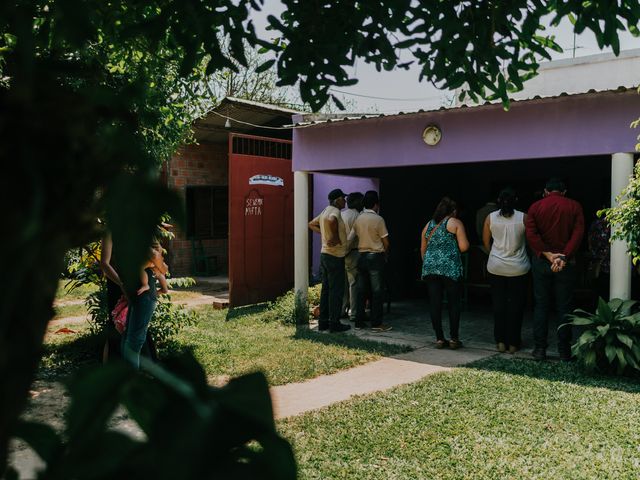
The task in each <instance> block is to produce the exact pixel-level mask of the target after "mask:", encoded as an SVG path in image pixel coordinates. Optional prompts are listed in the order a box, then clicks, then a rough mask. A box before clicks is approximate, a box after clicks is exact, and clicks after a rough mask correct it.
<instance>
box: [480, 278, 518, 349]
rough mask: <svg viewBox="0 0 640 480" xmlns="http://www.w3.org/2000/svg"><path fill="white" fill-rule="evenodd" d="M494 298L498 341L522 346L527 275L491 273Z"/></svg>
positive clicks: (495, 329) (494, 315)
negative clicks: (506, 275)
mask: <svg viewBox="0 0 640 480" xmlns="http://www.w3.org/2000/svg"><path fill="white" fill-rule="evenodd" d="M489 284H490V285H491V297H492V299H493V319H494V324H493V336H494V338H495V340H496V343H504V344H505V345H513V346H514V347H518V348H519V347H520V345H521V343H522V341H521V338H520V331H521V329H522V316H523V315H524V304H525V300H526V295H527V275H520V276H517V277H504V276H502V275H493V274H491V273H489Z"/></svg>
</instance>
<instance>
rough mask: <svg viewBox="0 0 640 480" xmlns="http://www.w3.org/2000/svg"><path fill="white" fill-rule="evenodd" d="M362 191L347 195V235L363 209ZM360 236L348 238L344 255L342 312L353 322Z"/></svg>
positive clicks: (343, 212)
mask: <svg viewBox="0 0 640 480" xmlns="http://www.w3.org/2000/svg"><path fill="white" fill-rule="evenodd" d="M362 197H363V195H362V193H360V192H353V193H350V194H349V195H347V208H346V209H345V210H343V211H342V220H343V222H344V227H345V230H346V231H347V237H349V234H350V233H351V229H352V228H353V224H354V223H355V221H356V218H358V215H360V211H361V210H362ZM358 257H359V255H358V238H357V237H355V238H353V239H352V240H351V241H349V240H347V254H346V255H345V257H344V269H345V271H346V273H347V277H346V282H347V283H346V284H345V289H344V297H343V300H342V313H343V315H344V314H347V315H349V320H351V321H352V322H353V321H355V319H356V297H357V292H356V287H357V281H358Z"/></svg>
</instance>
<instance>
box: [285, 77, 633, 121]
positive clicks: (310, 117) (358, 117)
mask: <svg viewBox="0 0 640 480" xmlns="http://www.w3.org/2000/svg"><path fill="white" fill-rule="evenodd" d="M631 90H635V88H630V87H626V86H619V87H617V88H615V89H604V90H595V89H591V90H589V91H587V92H584V93H579V94H569V93H567V92H562V93H560V94H558V95H546V96H545V95H534V96H532V97H531V98H527V99H523V100H512V101H511V104H512V105H517V104H521V103H527V102H533V101H540V100H551V99H556V98H562V97H569V96H571V97H581V96H593V95H599V94H607V93H613V94H615V93H621V92H628V91H631ZM500 105H501V102H500V101H499V100H498V101H486V102H484V103H478V104H476V103H473V104H466V103H463V104H459V105H455V106H451V107H444V106H443V107H439V108H433V109H419V110H416V111H409V112H398V113H392V114H384V113H376V114H353V113H346V114H344V115H342V116H341V115H339V114H338V115H336V114H331V115H330V116H328V118H323V115H322V114H320V115H318V114H300V115H296V116H295V117H294V124H293V126H294V127H307V128H310V127H311V128H312V127H314V126H321V125H327V124H330V123H344V122H353V121H362V120H372V119H376V118H394V117H401V116H407V115H422V114H425V113H435V112H443V111H450V110H464V109H471V108H474V109H475V108H483V107H496V106H498V107H499V106H500ZM314 117H315V118H314Z"/></svg>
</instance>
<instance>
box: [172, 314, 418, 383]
mask: <svg viewBox="0 0 640 480" xmlns="http://www.w3.org/2000/svg"><path fill="white" fill-rule="evenodd" d="M198 310H199V311H200V312H201V314H200V316H199V319H198V321H197V324H196V325H194V326H192V327H188V328H186V329H185V330H183V331H182V332H181V333H180V334H179V336H178V341H179V343H180V345H182V346H185V347H186V346H190V348H192V349H193V351H194V353H195V355H196V357H197V358H198V360H200V362H201V363H202V365H203V366H204V368H205V370H206V372H207V375H209V376H210V377H220V376H232V377H234V376H237V375H240V374H243V373H247V372H252V371H256V370H261V371H263V372H264V373H265V374H266V375H267V378H268V379H269V382H270V384H271V385H282V384H285V383H291V382H299V381H302V380H306V379H309V378H313V377H317V376H319V375H324V374H329V373H333V372H336V371H338V370H343V369H345V368H350V367H352V366H356V365H361V364H363V363H367V362H370V361H372V360H375V359H377V358H379V357H380V356H381V355H393V354H396V353H400V352H404V351H407V350H408V348H407V347H402V346H395V345H386V344H382V343H378V342H369V341H364V340H360V339H358V338H355V337H353V336H351V335H346V334H333V335H330V334H319V333H316V332H306V333H303V334H296V329H295V327H294V326H292V325H283V324H282V323H280V322H268V323H266V322H264V321H262V320H261V314H259V313H258V314H248V315H244V316H241V317H238V318H234V319H233V320H230V321H226V320H225V317H226V313H227V311H226V310H213V311H212V310H211V309H210V308H207V309H206V310H205V309H198Z"/></svg>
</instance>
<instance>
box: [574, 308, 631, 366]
mask: <svg viewBox="0 0 640 480" xmlns="http://www.w3.org/2000/svg"><path fill="white" fill-rule="evenodd" d="M636 303H637V302H636V301H634V300H626V301H623V300H620V299H619V298H614V299H613V300H611V301H610V302H609V303H607V302H605V301H604V300H603V299H602V298H600V299H598V308H597V310H596V312H595V313H589V312H585V311H584V310H580V309H578V310H575V311H574V313H573V314H571V315H568V319H569V320H571V321H570V322H569V323H568V324H569V325H573V326H576V327H581V328H583V329H584V332H583V333H582V334H581V335H580V337H578V340H577V341H576V343H575V344H574V345H573V346H572V347H571V350H572V353H573V355H574V356H575V357H576V359H577V360H578V362H580V363H581V364H582V365H584V366H585V367H586V368H587V369H588V370H592V371H593V370H596V371H599V372H602V373H617V374H618V375H621V374H624V373H627V374H628V373H635V374H639V373H640V312H637V313H632V309H633V306H634V305H635V304H636Z"/></svg>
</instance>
